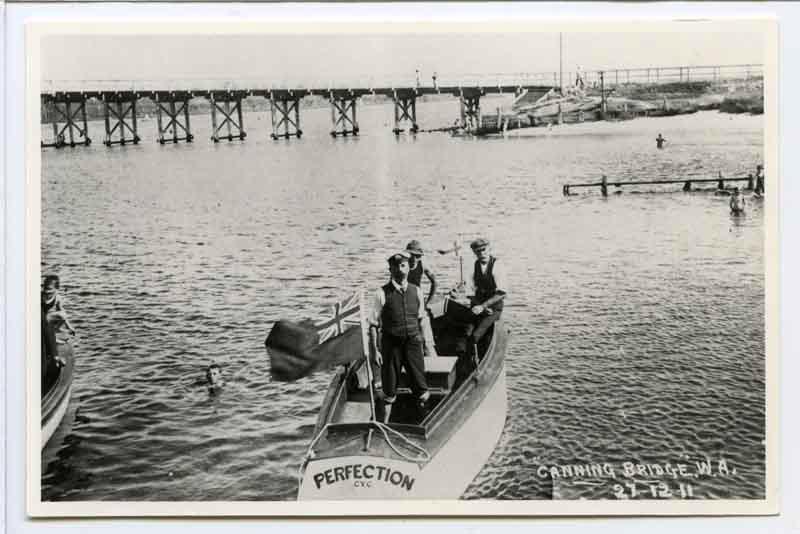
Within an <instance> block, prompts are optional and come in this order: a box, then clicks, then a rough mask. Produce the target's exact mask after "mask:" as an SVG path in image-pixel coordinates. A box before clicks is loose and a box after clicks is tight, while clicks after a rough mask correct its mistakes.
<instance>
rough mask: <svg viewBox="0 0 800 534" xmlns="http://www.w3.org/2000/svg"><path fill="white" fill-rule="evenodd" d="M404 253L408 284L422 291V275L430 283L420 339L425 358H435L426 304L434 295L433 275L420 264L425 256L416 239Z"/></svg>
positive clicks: (410, 242)
mask: <svg viewBox="0 0 800 534" xmlns="http://www.w3.org/2000/svg"><path fill="white" fill-rule="evenodd" d="M406 252H408V253H409V254H410V255H411V257H410V258H409V259H408V282H409V283H410V284H414V285H415V286H417V287H418V288H419V289H420V290H422V275H423V274H424V275H425V278H427V279H428V282H429V283H430V286H431V287H430V290H429V291H428V296H427V297H425V309H426V313H425V317H424V319H422V324H421V327H422V337H423V339H424V340H425V344H424V346H423V348H424V355H425V357H426V358H427V357H436V356H437V354H436V347H435V346H434V340H433V329H432V328H431V321H430V319H429V318H428V313H427V309H428V304H429V303H430V301H431V299H432V298H433V296H434V295H435V294H436V277H435V276H433V273H432V272H431V270H430V269H428V268H427V267H425V266H424V265H423V264H422V256H424V255H425V252H424V251H423V250H422V244H420V242H419V241H417V240H416V239H412V240H411V241H409V242H408V245H406Z"/></svg>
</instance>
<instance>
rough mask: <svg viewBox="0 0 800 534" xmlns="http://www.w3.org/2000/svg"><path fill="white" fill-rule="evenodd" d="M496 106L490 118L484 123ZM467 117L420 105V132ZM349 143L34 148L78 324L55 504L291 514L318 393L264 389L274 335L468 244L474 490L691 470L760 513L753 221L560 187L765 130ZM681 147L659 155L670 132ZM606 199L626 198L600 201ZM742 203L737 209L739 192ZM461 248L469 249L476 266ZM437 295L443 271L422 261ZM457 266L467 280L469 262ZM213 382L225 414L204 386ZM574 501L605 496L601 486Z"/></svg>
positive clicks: (713, 125)
mask: <svg viewBox="0 0 800 534" xmlns="http://www.w3.org/2000/svg"><path fill="white" fill-rule="evenodd" d="M491 105H493V104H492V103H491V101H487V103H486V104H485V106H491ZM456 106H457V104H456V103H455V102H453V103H429V104H421V105H420V106H419V107H418V114H419V116H420V117H421V120H420V123H421V126H422V127H423V128H431V127H436V126H442V125H447V124H450V123H452V121H453V119H454V118H455V117H456V116H457V113H458V111H457V107H456ZM359 111H360V117H359V120H360V123H361V131H362V135H361V137H359V138H357V139H353V138H347V139H342V138H339V139H332V138H330V137H329V136H328V134H327V132H328V130H329V121H330V112H329V111H328V110H326V109H318V110H307V111H306V110H304V115H303V120H304V125H303V126H304V130H305V135H304V136H303V138H302V139H301V140H297V139H292V140H290V141H284V140H280V141H277V142H275V141H272V140H271V139H269V137H268V133H269V130H268V128H269V125H270V119H269V115H267V114H263V113H247V114H246V115H245V122H246V126H247V129H248V138H247V140H246V141H245V142H243V143H242V142H238V141H237V142H232V143H228V142H222V143H220V144H218V145H215V144H213V143H211V142H210V141H209V140H208V138H209V136H210V131H209V129H210V126H209V124H208V123H210V120H209V119H208V117H203V116H195V117H193V120H192V125H193V128H195V134H196V141H195V143H193V144H189V145H187V144H180V145H178V146H172V145H166V146H159V145H158V144H157V143H155V141H154V139H155V124H154V122H155V121H153V120H150V121H143V122H141V123H140V127H141V130H142V137H143V142H142V143H141V144H139V145H138V146H126V147H124V148H121V147H114V148H111V149H108V148H106V147H105V146H103V145H102V123H101V122H96V123H91V124H90V133H91V135H92V137H93V138H94V139H93V140H94V143H93V144H92V146H90V147H88V148H86V147H80V148H75V149H69V148H65V149H63V150H58V151H56V150H52V149H48V150H44V151H43V152H42V171H43V187H42V195H43V219H42V222H43V236H42V269H43V271H44V272H55V273H58V274H60V275H61V277H62V280H63V285H64V286H65V289H64V295H65V300H66V302H67V306H68V309H69V312H70V313H71V317H72V319H73V323H74V325H75V326H76V328H77V330H78V337H79V339H78V344H77V357H78V360H77V375H76V379H75V384H74V398H73V401H72V405H71V410H70V414H69V417H68V418H67V420H66V422H65V424H64V425H62V428H61V429H60V431H59V433H58V434H57V435H56V438H55V443H53V444H51V446H49V447H48V449H47V450H46V451H44V453H43V457H42V465H43V470H44V472H43V477H42V497H43V499H45V500H117V501H119V500H274V499H293V498H294V497H295V495H296V490H297V481H296V473H297V468H298V463H299V461H300V460H301V458H302V456H303V453H304V451H305V447H306V446H307V444H308V442H309V440H310V439H311V437H312V430H313V428H314V423H315V419H316V415H317V410H318V407H319V404H320V402H321V400H322V396H323V394H324V392H325V389H326V387H327V384H328V381H329V375H328V374H327V373H320V374H317V375H314V376H312V377H310V378H307V379H303V380H301V381H299V382H296V383H292V384H285V383H272V382H270V378H269V362H268V359H267V356H266V354H265V351H264V345H263V343H264V338H265V336H266V335H267V333H268V331H269V329H270V327H271V325H272V323H273V322H274V321H275V320H277V319H278V318H299V317H307V316H313V315H315V314H316V312H318V311H319V310H320V309H321V308H322V307H323V306H324V305H326V304H330V303H331V302H332V300H334V299H336V298H337V297H342V296H345V295H347V294H348V292H351V291H352V290H354V289H355V288H358V287H367V288H374V287H377V285H378V284H380V283H382V282H383V281H384V280H385V279H386V276H387V274H386V270H385V260H384V258H385V257H386V252H387V251H388V250H391V249H395V248H398V247H402V246H404V244H405V243H406V242H407V241H408V240H409V239H411V238H418V239H420V240H422V242H423V244H424V246H426V248H427V249H428V250H433V249H435V248H442V247H445V246H447V245H448V244H449V243H452V241H453V240H454V239H457V238H458V236H459V234H462V236H463V237H462V239H463V240H464V241H465V242H466V241H468V240H469V239H471V238H473V237H475V236H477V235H485V236H487V237H488V238H489V239H490V240H491V241H492V246H493V249H494V252H495V254H496V255H497V256H498V257H499V258H501V261H503V262H504V263H505V264H506V266H507V268H508V270H509V277H510V286H511V287H510V293H511V294H510V297H509V298H508V299H507V302H508V305H507V308H506V310H507V311H506V312H505V317H506V318H507V324H508V325H509V328H510V331H511V336H512V337H511V340H510V344H509V351H508V354H507V373H508V385H509V386H508V387H509V390H508V418H507V421H506V426H505V431H504V433H503V436H502V438H501V440H500V443H499V444H498V446H497V448H496V450H495V452H494V454H493V456H492V457H491V458H490V460H489V461H488V463H487V464H486V466H485V467H484V469H483V471H482V472H481V474H480V475H479V476H478V477H477V479H476V480H475V481H474V483H473V484H472V486H471V487H470V488H469V489H468V491H467V493H466V495H465V497H467V498H502V499H540V498H549V497H550V496H551V495H552V490H551V483H550V482H549V481H547V480H545V479H544V478H543V477H542V476H541V469H539V468H540V466H544V467H545V468H546V469H548V470H549V468H550V467H553V466H563V465H572V464H588V463H607V464H609V465H611V466H613V467H614V468H615V469H618V470H622V468H623V465H624V463H625V462H631V463H651V464H654V463H658V464H661V465H663V464H667V463H670V464H672V465H675V464H677V463H681V462H683V463H686V464H688V465H691V466H694V462H696V461H698V460H703V459H708V460H711V461H713V462H714V465H715V467H716V462H718V461H719V460H725V462H726V465H727V467H728V468H729V469H730V472H728V473H720V475H719V476H706V477H698V478H697V479H696V480H694V481H693V486H694V496H695V497H707V498H759V497H763V495H764V457H765V452H764V448H765V447H764V441H763V440H764V437H765V435H764V428H765V427H764V412H765V405H764V395H765V380H764V367H765V366H764V358H765V351H764V276H763V272H764V246H763V237H764V216H763V213H762V205H761V204H760V203H759V202H758V201H749V204H748V210H747V213H746V215H745V216H743V217H732V216H731V215H730V213H729V210H728V199H727V198H726V197H720V196H715V195H714V194H713V193H708V192H696V193H691V194H686V193H683V192H681V191H680V186H652V187H650V186H648V187H642V188H641V189H640V191H639V193H641V194H634V193H635V191H633V190H632V189H630V188H626V189H625V190H624V194H622V195H612V196H610V197H609V198H602V197H601V196H600V195H599V192H598V191H596V190H592V191H589V190H585V191H582V194H581V195H579V196H573V197H564V196H562V193H561V187H562V185H563V184H564V183H568V182H573V183H574V182H583V181H596V180H597V179H598V178H599V176H600V175H601V174H607V175H608V176H609V177H610V178H611V179H616V178H619V179H636V178H639V179H644V178H674V177H685V176H698V177H713V176H716V175H717V173H718V172H719V171H721V172H722V173H723V174H725V175H728V176H732V175H742V174H745V173H747V172H752V171H753V170H754V169H755V166H756V164H757V163H761V162H762V158H763V148H762V146H763V133H762V131H763V118H762V117H753V116H744V115H742V116H730V115H724V114H718V113H716V112H703V113H698V114H695V115H689V116H682V117H670V118H657V119H638V120H634V121H629V122H621V123H594V124H583V125H572V126H564V127H554V128H553V129H552V130H551V131H548V130H547V129H545V128H541V129H537V130H536V131H530V130H529V131H527V132H525V135H519V136H511V137H508V138H505V139H503V138H495V139H470V138H454V137H450V136H449V135H448V134H441V133H435V134H419V135H417V136H416V137H412V136H406V135H403V136H401V137H399V138H397V139H395V137H394V136H393V135H392V134H391V132H390V128H391V126H390V120H391V115H392V110H391V108H390V107H388V106H371V107H362V108H361V109H360V110H359ZM658 133H662V134H663V135H664V137H666V138H667V139H668V143H667V147H666V149H665V150H656V149H655V142H654V139H655V137H656V135H657V134H658ZM612 191H613V189H612ZM748 197H749V193H748ZM467 252H469V251H468V250H467ZM426 261H427V264H428V265H429V266H430V267H431V268H432V269H433V270H434V272H436V273H437V275H438V276H439V277H440V278H441V279H442V280H443V281H444V283H443V286H444V287H448V286H450V285H451V284H452V283H453V282H454V281H456V280H457V279H458V265H457V262H456V261H455V259H454V258H453V257H452V256H447V257H445V256H438V255H434V254H429V255H427V256H426ZM468 261H470V262H471V259H469V260H468ZM211 361H215V362H218V363H219V364H221V365H222V367H223V368H224V371H225V374H226V375H227V376H228V379H229V384H228V387H227V389H226V390H225V391H224V392H223V393H222V394H221V395H220V396H217V397H209V395H208V394H207V393H206V391H205V390H204V389H203V388H202V387H199V386H196V385H194V384H193V382H194V381H195V380H196V379H199V378H201V376H202V372H203V368H204V366H205V365H206V364H208V363H209V362H211ZM571 491H572V493H569V494H564V496H565V497H569V498H573V497H579V496H590V497H596V496H602V497H604V498H611V497H612V491H613V490H612V489H611V486H610V485H609V484H606V485H602V486H600V487H598V486H580V485H579V484H576V485H575V487H574V488H572V490H571Z"/></svg>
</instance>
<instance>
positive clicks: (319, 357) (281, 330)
mask: <svg viewBox="0 0 800 534" xmlns="http://www.w3.org/2000/svg"><path fill="white" fill-rule="evenodd" d="M362 316H363V313H362V306H361V298H360V293H358V292H356V293H354V294H353V295H351V296H350V297H348V298H346V299H344V300H342V301H339V302H336V303H334V304H333V305H332V306H329V307H328V308H326V310H325V311H324V312H323V314H322V315H321V316H320V317H318V318H316V319H307V320H305V321H300V322H293V321H285V320H281V321H278V322H277V323H275V325H274V326H273V327H272V330H271V331H270V333H269V336H267V339H266V341H265V345H266V348H267V354H268V355H269V359H270V373H271V375H272V379H273V380H277V381H281V382H291V381H294V380H297V379H299V378H303V377H304V376H308V375H310V374H311V373H313V372H315V371H319V370H321V369H325V368H327V367H331V366H335V365H342V364H345V363H348V362H352V361H355V360H358V359H360V358H363V357H364V345H363V338H362V332H363V330H362V328H361V320H362Z"/></svg>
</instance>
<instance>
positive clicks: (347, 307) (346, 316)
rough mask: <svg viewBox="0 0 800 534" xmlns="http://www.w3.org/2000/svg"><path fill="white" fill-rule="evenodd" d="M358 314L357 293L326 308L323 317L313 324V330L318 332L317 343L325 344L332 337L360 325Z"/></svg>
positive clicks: (358, 296)
mask: <svg viewBox="0 0 800 534" xmlns="http://www.w3.org/2000/svg"><path fill="white" fill-rule="evenodd" d="M360 312H361V306H360V295H359V293H358V292H356V293H353V294H352V295H351V296H350V297H348V298H347V299H345V300H343V301H341V302H337V303H336V304H334V305H333V306H331V307H330V308H327V309H326V310H325V311H324V313H325V315H324V316H322V317H321V318H319V319H317V320H316V321H315V322H314V328H316V329H317V332H319V342H320V343H325V342H326V341H327V340H329V339H331V338H333V337H336V336H340V335H342V334H343V333H344V331H345V330H347V329H348V328H350V327H352V326H357V325H360V324H361V315H360Z"/></svg>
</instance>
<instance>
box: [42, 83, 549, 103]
mask: <svg viewBox="0 0 800 534" xmlns="http://www.w3.org/2000/svg"><path fill="white" fill-rule="evenodd" d="M552 87H553V86H551V85H487V86H455V85H451V86H440V87H374V88H365V87H360V88H352V89H339V88H336V89H328V88H300V87H298V88H292V89H283V88H281V89H275V88H253V89H142V90H139V89H120V90H97V89H85V90H80V91H43V92H42V97H43V98H44V99H45V100H56V101H59V102H67V101H69V102H78V101H82V100H86V99H88V98H97V99H103V98H105V99H106V100H131V99H133V98H150V99H153V100H155V99H156V98H158V99H159V100H164V99H167V98H172V99H174V98H179V99H180V98H210V97H211V96H213V97H214V98H215V99H216V100H221V99H226V98H246V97H249V96H256V97H258V96H260V97H264V98H275V99H279V100H284V99H293V98H302V97H304V96H312V95H314V96H323V97H326V98H331V97H333V98H354V97H360V96H365V95H382V96H386V97H390V98H391V97H394V96H397V97H399V98H409V97H412V96H417V97H418V96H423V95H436V94H442V95H452V96H456V97H457V96H464V97H469V98H474V97H476V96H484V95H488V94H514V93H517V92H519V91H522V90H529V91H535V92H539V91H544V92H546V91H549V90H550V89H551V88H552Z"/></svg>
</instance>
